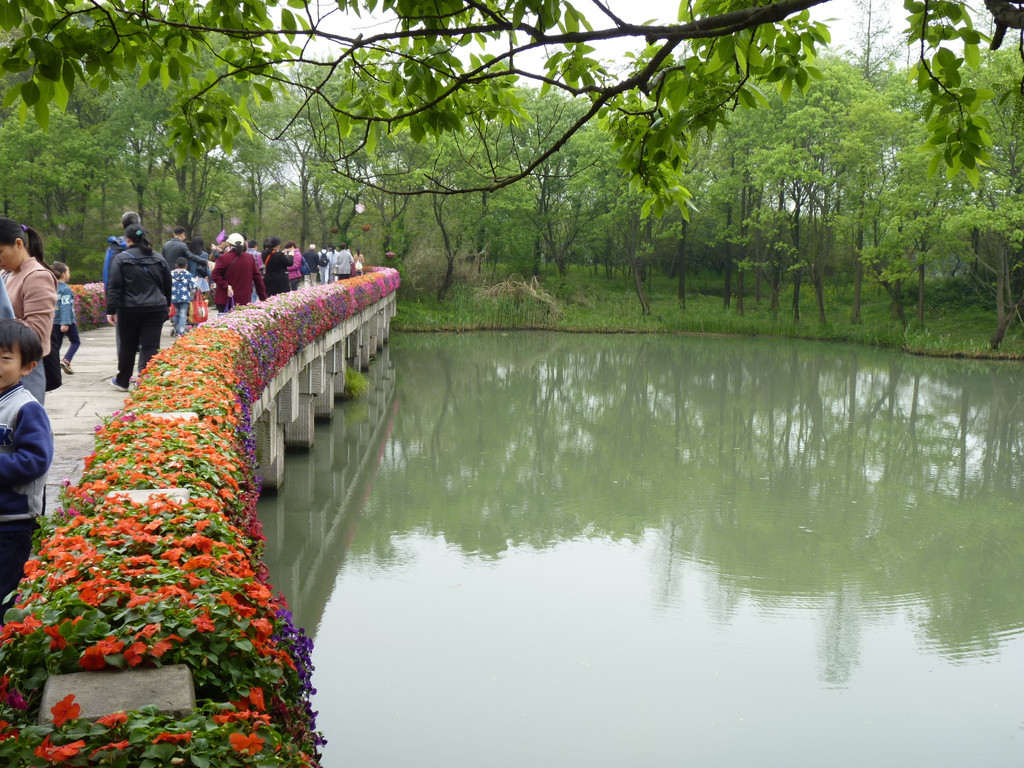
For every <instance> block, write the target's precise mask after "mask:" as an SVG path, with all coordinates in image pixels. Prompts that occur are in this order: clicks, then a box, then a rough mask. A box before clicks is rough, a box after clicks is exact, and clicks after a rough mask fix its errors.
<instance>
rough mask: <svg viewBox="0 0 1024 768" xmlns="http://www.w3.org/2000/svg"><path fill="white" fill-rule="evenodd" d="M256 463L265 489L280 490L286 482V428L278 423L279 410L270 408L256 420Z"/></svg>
mask: <svg viewBox="0 0 1024 768" xmlns="http://www.w3.org/2000/svg"><path fill="white" fill-rule="evenodd" d="M253 431H254V432H255V437H256V463H257V465H258V466H259V474H260V477H262V478H263V487H264V488H280V487H281V483H283V482H284V428H283V427H282V426H281V425H280V424H278V423H277V409H275V408H268V409H267V410H265V411H264V412H263V413H262V414H260V417H259V418H258V419H257V420H256V427H255V429H254V430H253Z"/></svg>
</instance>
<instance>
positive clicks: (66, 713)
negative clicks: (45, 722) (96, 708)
mask: <svg viewBox="0 0 1024 768" xmlns="http://www.w3.org/2000/svg"><path fill="white" fill-rule="evenodd" d="M50 714H52V715H53V724H54V725H55V726H56V727H57V728H60V727H61V726H62V725H64V723H66V722H67V721H68V720H77V719H78V717H79V715H81V714H82V708H81V706H79V705H78V704H75V694H73V693H69V694H68V695H67V696H65V697H64V698H63V699H61V700H60V701H58V702H57V703H56V704H54V705H53V706H52V707H50Z"/></svg>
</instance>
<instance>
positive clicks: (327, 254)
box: [317, 245, 334, 285]
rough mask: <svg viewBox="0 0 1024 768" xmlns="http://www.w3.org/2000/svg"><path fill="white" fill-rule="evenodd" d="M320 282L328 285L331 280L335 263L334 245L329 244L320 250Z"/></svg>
mask: <svg viewBox="0 0 1024 768" xmlns="http://www.w3.org/2000/svg"><path fill="white" fill-rule="evenodd" d="M317 263H318V264H319V265H320V284H321V285H327V284H328V283H329V282H331V266H332V265H333V264H334V246H333V245H328V246H327V247H326V248H324V249H323V250H322V251H321V252H320V259H319V261H318V262H317Z"/></svg>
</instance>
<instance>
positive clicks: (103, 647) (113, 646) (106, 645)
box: [95, 635, 124, 656]
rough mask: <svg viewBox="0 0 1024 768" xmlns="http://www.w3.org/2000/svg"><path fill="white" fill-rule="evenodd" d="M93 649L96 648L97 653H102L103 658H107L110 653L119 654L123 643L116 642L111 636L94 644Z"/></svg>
mask: <svg viewBox="0 0 1024 768" xmlns="http://www.w3.org/2000/svg"><path fill="white" fill-rule="evenodd" d="M95 647H96V648H98V649H99V652H100V653H102V654H103V655H104V656H108V655H110V654H112V653H120V652H121V650H122V649H123V648H124V643H123V642H122V641H120V640H118V639H117V638H116V637H114V636H113V635H107V636H106V637H105V638H103V639H102V640H100V641H99V642H98V643H96V645H95Z"/></svg>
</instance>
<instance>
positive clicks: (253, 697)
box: [249, 687, 267, 712]
mask: <svg viewBox="0 0 1024 768" xmlns="http://www.w3.org/2000/svg"><path fill="white" fill-rule="evenodd" d="M249 701H251V702H252V704H253V706H254V707H256V709H258V710H259V711H260V712H263V711H264V710H266V708H267V707H266V705H265V704H264V703H263V689H262V688H255V687H253V688H250V689H249Z"/></svg>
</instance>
